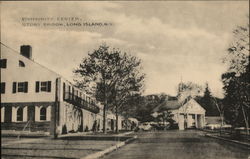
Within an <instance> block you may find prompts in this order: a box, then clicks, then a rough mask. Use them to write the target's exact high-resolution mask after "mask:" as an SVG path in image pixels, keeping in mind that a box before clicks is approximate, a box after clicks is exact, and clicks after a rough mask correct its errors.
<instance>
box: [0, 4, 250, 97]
mask: <svg viewBox="0 0 250 159" xmlns="http://www.w3.org/2000/svg"><path fill="white" fill-rule="evenodd" d="M248 3H249V2H248V1H238V2H237V1H221V2H216V1H212V2H203V1H193V2H191V1H190V2H183V1H181V2H178V1H169V2H163V1H158V2H149V1H147V2H135V1H132V2H80V1H77V2H66V1H65V2H63V1H62V2H48V1H47V2H22V1H21V2H1V42H3V43H4V44H6V45H8V46H10V47H12V48H13V49H15V50H17V51H19V47H20V45H22V44H30V45H32V48H33V58H34V60H35V61H37V62H38V63H40V64H42V65H45V66H46V67H48V68H50V69H52V70H54V71H56V72H58V73H59V74H61V75H63V76H64V77H66V78H67V79H69V80H71V81H72V78H73V74H72V70H73V69H74V68H76V67H77V66H78V64H79V63H80V61H81V59H82V58H84V57H86V56H87V53H88V52H91V51H92V50H93V49H95V48H98V46H99V45H100V44H102V43H103V42H105V43H106V44H108V45H110V46H112V47H115V48H120V49H121V50H124V51H127V52H129V53H131V54H133V55H135V56H138V57H139V58H141V59H142V60H143V63H142V65H143V68H144V72H145V73H146V75H147V76H146V88H145V94H151V93H162V92H164V93H167V94H171V95H176V88H177V84H178V83H179V82H180V81H181V78H182V81H184V82H186V81H193V82H195V83H198V84H201V85H203V86H204V84H205V82H208V83H209V86H210V88H211V91H212V93H213V94H214V95H216V96H219V97H222V96H223V95H222V94H223V90H222V83H221V81H220V77H221V74H222V73H223V72H224V71H225V70H226V66H225V65H224V64H222V58H223V57H224V56H225V55H226V49H227V47H228V46H229V45H230V43H231V41H232V37H233V35H232V31H233V29H234V28H235V27H236V26H237V25H242V24H245V23H246V22H247V15H248V14H249V12H248V10H249V8H248ZM58 17H59V18H60V17H77V18H79V19H80V20H75V21H71V22H80V23H81V24H82V23H85V22H91V23H92V22H98V23H108V24H112V25H108V26H101V27H97V26H95V27H93V26H92V27H90V26H65V25H67V23H68V24H69V23H70V21H63V26H50V27H48V26H43V25H42V26H41V25H40V26H24V25H23V24H24V23H31V22H32V23H33V22H34V23H37V22H38V21H36V20H35V21H30V20H29V21H23V20H22V18H51V19H50V20H45V21H39V22H38V23H40V24H43V23H59V22H60V23H61V22H62V21H58V20H57V18H58Z"/></svg>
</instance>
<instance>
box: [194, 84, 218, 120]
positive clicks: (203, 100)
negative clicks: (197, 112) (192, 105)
mask: <svg viewBox="0 0 250 159" xmlns="http://www.w3.org/2000/svg"><path fill="white" fill-rule="evenodd" d="M197 101H198V102H199V103H200V104H201V106H203V107H204V109H205V110H206V115H207V116H218V115H220V114H219V111H220V110H221V109H220V108H221V105H219V102H217V101H219V99H217V98H215V97H214V96H213V95H212V94H211V91H210V89H209V86H208V83H206V87H205V91H204V95H203V96H202V97H199V98H197ZM216 104H217V105H216ZM217 106H218V107H217ZM218 108H219V109H218Z"/></svg>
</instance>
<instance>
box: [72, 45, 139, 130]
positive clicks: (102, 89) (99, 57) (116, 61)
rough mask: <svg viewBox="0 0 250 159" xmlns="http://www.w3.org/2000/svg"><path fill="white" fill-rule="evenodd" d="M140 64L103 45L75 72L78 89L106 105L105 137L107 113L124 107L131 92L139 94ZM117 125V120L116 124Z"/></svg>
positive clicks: (104, 111)
mask: <svg viewBox="0 0 250 159" xmlns="http://www.w3.org/2000/svg"><path fill="white" fill-rule="evenodd" d="M140 65H141V61H140V60H139V59H138V58H136V57H134V56H132V55H129V54H127V53H124V52H121V51H120V50H118V49H110V48H109V47H108V46H106V45H101V46H100V47H99V48H98V49H96V50H94V51H93V52H92V53H89V54H88V57H86V58H84V59H83V60H82V62H81V63H80V65H79V67H78V68H77V69H75V70H74V74H75V75H76V76H75V83H76V86H78V87H80V88H82V89H84V90H86V91H87V92H88V93H89V94H92V95H93V96H95V97H96V99H97V100H98V101H100V102H101V103H102V104H103V105H104V110H103V132H104V133H106V111H107V110H114V108H115V110H116V113H117V115H116V116H117V117H118V108H119V107H120V106H121V105H122V104H124V102H125V101H126V98H127V97H128V96H129V95H130V94H131V92H140V91H141V88H142V87H143V81H144V74H143V73H141V66H140ZM117 122H118V120H117Z"/></svg>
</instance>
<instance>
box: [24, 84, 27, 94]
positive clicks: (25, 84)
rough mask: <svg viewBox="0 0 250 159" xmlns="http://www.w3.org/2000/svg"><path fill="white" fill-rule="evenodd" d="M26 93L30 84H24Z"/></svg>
mask: <svg viewBox="0 0 250 159" xmlns="http://www.w3.org/2000/svg"><path fill="white" fill-rule="evenodd" d="M24 92H25V93H27V92H28V82H24Z"/></svg>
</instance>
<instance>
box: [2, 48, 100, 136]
mask: <svg viewBox="0 0 250 159" xmlns="http://www.w3.org/2000/svg"><path fill="white" fill-rule="evenodd" d="M0 60H1V61H0V62H1V129H2V130H23V129H24V128H25V127H26V128H27V129H28V130H30V131H44V132H49V133H50V134H63V133H68V132H76V131H86V130H91V129H93V127H94V129H96V130H97V129H99V130H101V129H102V124H101V122H102V118H101V116H102V114H101V113H102V110H100V109H103V107H102V105H101V104H99V103H97V102H96V100H95V99H93V98H91V97H90V96H88V95H86V93H85V92H84V91H82V90H80V89H78V88H76V87H74V86H73V84H72V83H70V82H69V81H67V80H66V79H64V78H63V77H62V76H60V75H59V74H57V73H55V72H53V71H51V70H49V69H47V68H46V67H44V66H42V65H40V64H38V63H36V62H34V61H33V59H32V50H31V47H30V46H28V45H26V46H21V49H20V53H19V52H16V51H14V50H12V49H11V48H9V47H7V46H5V45H3V44H1V59H0ZM94 123H95V124H94Z"/></svg>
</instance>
